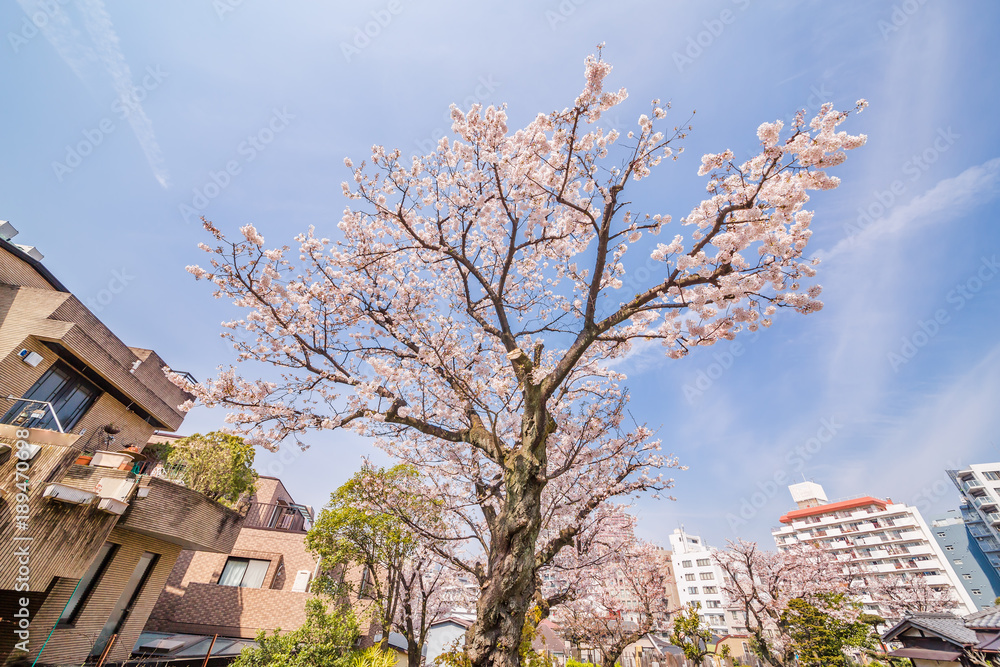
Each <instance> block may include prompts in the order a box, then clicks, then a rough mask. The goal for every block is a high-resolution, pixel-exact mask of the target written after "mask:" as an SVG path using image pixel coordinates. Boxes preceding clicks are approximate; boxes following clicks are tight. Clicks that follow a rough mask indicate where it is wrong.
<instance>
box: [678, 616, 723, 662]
mask: <svg viewBox="0 0 1000 667" xmlns="http://www.w3.org/2000/svg"><path fill="white" fill-rule="evenodd" d="M700 609H701V603H700V602H695V603H693V604H690V605H688V606H687V607H685V608H684V610H683V611H681V612H680V613H679V614H677V615H676V616H674V622H673V626H672V628H671V631H670V643H672V644H673V645H674V646H678V647H680V649H681V650H682V651H684V657H685V658H687V659H688V660H692V661H694V663H695V664H699V665H700V664H701V663H702V661H703V660H704V659H705V656H707V655H718V656H719V657H722V658H728V657H729V647H728V646H723V647H722V649H721V650H719V651H712V650H710V649H709V643H710V642H711V641H712V631H711V630H710V629H709V628H708V627H706V626H705V625H703V624H702V622H701V617H700V616H699V614H698V611H699V610H700Z"/></svg>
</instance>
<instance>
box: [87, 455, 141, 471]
mask: <svg viewBox="0 0 1000 667" xmlns="http://www.w3.org/2000/svg"><path fill="white" fill-rule="evenodd" d="M123 463H127V464H128V467H131V466H132V457H131V456H129V455H128V454H125V453H122V452H106V451H100V452H96V453H95V454H94V460H93V461H91V463H90V465H92V466H96V467H98V468H120V467H121V465H122V464H123ZM128 467H127V468H125V470H127V469H128Z"/></svg>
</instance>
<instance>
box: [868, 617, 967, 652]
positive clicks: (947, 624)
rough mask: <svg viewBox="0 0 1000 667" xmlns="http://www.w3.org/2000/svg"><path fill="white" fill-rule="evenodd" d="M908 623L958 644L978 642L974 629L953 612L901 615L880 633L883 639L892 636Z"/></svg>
mask: <svg viewBox="0 0 1000 667" xmlns="http://www.w3.org/2000/svg"><path fill="white" fill-rule="evenodd" d="M908 625H909V626H911V627H917V628H921V629H923V630H927V631H928V632H931V633H933V634H935V635H937V636H939V637H942V638H944V639H947V640H948V641H951V642H954V643H955V644H958V645H960V646H968V645H973V644H977V643H978V642H979V639H978V637H976V633H975V631H974V630H971V629H969V628H967V627H966V626H965V620H964V619H962V618H959V617H958V616H955V615H954V614H948V613H927V612H915V613H912V614H908V615H907V616H905V617H903V619H902V620H901V621H899V623H897V624H896V625H894V626H893V627H892V628H890V629H889V631H888V632H886V633H885V634H884V635H882V637H883V639H887V640H888V639H889V638H890V637H892V638H894V637H895V636H896V635H897V634H899V633H900V632H902V631H903V630H905V629H906V627H907V626H908Z"/></svg>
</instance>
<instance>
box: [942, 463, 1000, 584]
mask: <svg viewBox="0 0 1000 667" xmlns="http://www.w3.org/2000/svg"><path fill="white" fill-rule="evenodd" d="M948 476H949V477H951V479H952V481H954V482H955V486H957V487H958V490H959V492H960V493H961V494H962V497H963V499H964V500H965V503H963V505H962V518H963V519H965V523H966V525H967V526H968V529H969V533H970V534H971V535H972V537H973V538H974V541H975V546H976V547H978V549H979V550H980V551H982V553H983V554H984V555H985V556H986V559H987V560H988V561H989V564H990V565H991V566H992V567H993V570H994V572H996V573H997V574H1000V462H996V463H973V464H972V465H970V466H968V467H967V468H963V469H962V470H949V471H948Z"/></svg>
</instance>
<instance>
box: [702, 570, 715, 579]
mask: <svg viewBox="0 0 1000 667" xmlns="http://www.w3.org/2000/svg"><path fill="white" fill-rule="evenodd" d="M698 576H699V577H700V578H701V580H702V581H711V580H712V579H715V575H714V574H712V573H711V572H702V573H701V574H699V575H698Z"/></svg>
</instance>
